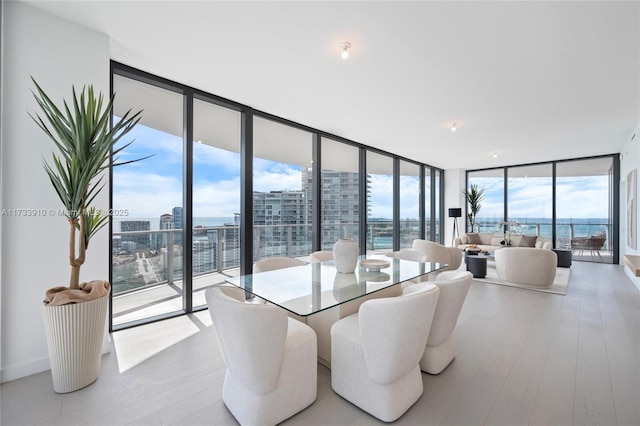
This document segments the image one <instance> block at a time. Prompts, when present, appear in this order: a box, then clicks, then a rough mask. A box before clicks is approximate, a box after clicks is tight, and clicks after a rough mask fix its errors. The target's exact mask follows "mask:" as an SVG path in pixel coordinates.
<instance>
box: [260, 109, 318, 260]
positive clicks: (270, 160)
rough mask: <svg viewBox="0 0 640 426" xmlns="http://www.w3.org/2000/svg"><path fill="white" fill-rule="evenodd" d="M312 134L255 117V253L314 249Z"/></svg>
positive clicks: (298, 253) (282, 253) (304, 252)
mask: <svg viewBox="0 0 640 426" xmlns="http://www.w3.org/2000/svg"><path fill="white" fill-rule="evenodd" d="M312 166H313V134H312V133H309V132H306V131H304V130H300V129H298V128H295V127H292V126H289V125H285V124H282V123H278V122H276V121H272V120H269V119H266V118H262V117H254V119H253V258H254V261H256V260H259V259H264V258H266V257H274V256H290V257H295V256H304V255H307V254H309V253H311V252H312V251H313V244H312V229H311V213H312V210H311V207H312V198H311V195H312V188H313V173H312Z"/></svg>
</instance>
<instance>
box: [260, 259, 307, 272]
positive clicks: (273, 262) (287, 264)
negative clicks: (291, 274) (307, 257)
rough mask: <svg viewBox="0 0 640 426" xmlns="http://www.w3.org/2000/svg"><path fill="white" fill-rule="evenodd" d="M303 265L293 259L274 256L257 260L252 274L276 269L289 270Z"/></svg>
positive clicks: (301, 262)
mask: <svg viewBox="0 0 640 426" xmlns="http://www.w3.org/2000/svg"><path fill="white" fill-rule="evenodd" d="M301 265H304V262H303V261H301V260H298V259H295V258H293V257H285V256H276V257H267V258H266V259H260V260H258V261H257V262H256V263H255V265H253V273H254V274H255V273H258V272H267V271H275V270H276V269H284V268H291V267H294V266H301Z"/></svg>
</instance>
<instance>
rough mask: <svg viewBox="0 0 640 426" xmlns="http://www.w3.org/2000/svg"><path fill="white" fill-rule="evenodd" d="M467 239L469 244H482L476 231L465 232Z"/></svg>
mask: <svg viewBox="0 0 640 426" xmlns="http://www.w3.org/2000/svg"><path fill="white" fill-rule="evenodd" d="M467 240H468V241H469V244H482V240H480V235H478V234H477V233H471V234H467Z"/></svg>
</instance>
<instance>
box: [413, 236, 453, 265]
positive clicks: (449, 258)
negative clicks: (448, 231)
mask: <svg viewBox="0 0 640 426" xmlns="http://www.w3.org/2000/svg"><path fill="white" fill-rule="evenodd" d="M413 250H417V251H419V252H422V253H424V254H426V255H427V262H437V263H446V264H447V265H449V266H447V267H446V268H444V269H441V270H440V272H442V271H454V270H456V269H458V268H459V267H460V264H461V263H462V250H460V249H459V248H457V247H445V246H443V245H442V244H438V243H435V242H433V241H427V240H420V239H416V240H413Z"/></svg>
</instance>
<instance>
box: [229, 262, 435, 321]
mask: <svg viewBox="0 0 640 426" xmlns="http://www.w3.org/2000/svg"><path fill="white" fill-rule="evenodd" d="M365 259H366V260H370V259H377V260H384V261H386V262H388V266H385V265H383V266H385V267H382V268H381V269H380V270H376V269H377V268H365V267H362V266H360V262H362V261H363V260H365ZM365 263H366V262H364V263H363V264H365ZM445 267H447V264H446V263H434V262H426V263H419V262H412V261H409V260H402V259H393V258H390V257H386V256H360V259H359V263H358V266H357V267H356V270H355V272H354V273H352V274H343V273H339V272H337V271H336V268H335V264H334V263H333V261H328V262H322V263H309V264H305V265H302V266H295V267H292V268H285V269H278V270H274V271H267V272H259V273H256V274H249V275H242V276H240V277H237V278H229V279H227V280H226V281H227V282H228V283H230V284H233V285H235V286H238V287H240V288H242V289H244V290H245V291H247V292H248V293H250V294H252V295H255V296H257V297H260V298H261V299H264V300H265V301H268V302H270V303H273V304H275V305H278V306H280V307H282V308H283V309H286V310H287V311H290V312H292V313H294V314H296V315H300V316H307V315H312V314H315V313H317V312H320V311H323V310H325V309H328V308H331V307H334V306H337V305H340V304H342V303H345V302H348V301H350V300H354V299H357V298H359V297H362V296H365V295H367V294H371V293H375V292H377V291H380V290H383V289H385V288H388V287H391V286H394V285H398V284H400V283H402V282H405V281H409V280H411V279H413V278H417V277H419V276H421V275H425V274H428V273H431V272H434V271H437V270H440V269H443V268H445Z"/></svg>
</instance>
